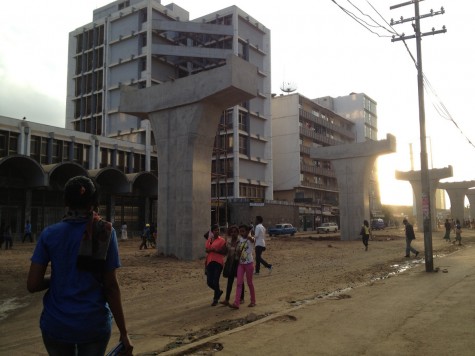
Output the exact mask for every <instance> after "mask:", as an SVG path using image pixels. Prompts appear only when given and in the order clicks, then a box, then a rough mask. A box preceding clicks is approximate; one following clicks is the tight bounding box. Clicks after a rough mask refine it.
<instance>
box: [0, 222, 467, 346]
mask: <svg viewBox="0 0 475 356" xmlns="http://www.w3.org/2000/svg"><path fill="white" fill-rule="evenodd" d="M442 235H443V233H442V232H434V233H433V250H434V257H435V259H434V266H438V265H439V264H440V263H441V262H440V261H442V260H443V258H445V257H442V256H446V255H449V254H451V253H453V252H456V251H458V250H461V249H467V248H470V247H471V245H472V244H473V243H474V242H475V232H472V231H468V230H466V231H464V245H463V246H461V247H459V246H454V245H452V244H447V243H446V242H444V241H443V240H442ZM321 238H325V239H324V240H321ZM139 244H140V242H139V241H138V239H135V240H134V239H133V240H128V241H125V242H120V253H121V258H122V263H123V268H121V269H120V271H119V278H120V284H121V288H122V297H123V301H124V308H125V313H126V318H127V323H128V329H129V332H130V334H131V336H132V338H133V342H134V345H135V354H137V355H157V354H160V353H164V352H165V351H166V350H169V349H175V348H177V347H180V346H183V345H184V344H193V343H194V342H195V341H198V340H200V339H203V338H206V337H209V336H211V335H214V334H219V333H221V332H224V331H225V330H230V329H233V328H237V327H239V326H240V325H243V324H246V323H249V322H255V323H256V324H257V323H263V321H266V320H268V319H269V320H275V318H273V316H276V315H278V313H284V314H282V315H287V313H286V311H288V310H289V308H296V309H298V310H299V312H301V313H304V314H305V308H307V306H306V304H309V302H310V301H315V300H317V301H318V300H328V298H336V299H338V298H345V296H346V295H348V293H346V291H347V290H348V288H352V289H354V290H359V289H361V290H363V288H356V289H355V287H358V286H362V285H368V284H371V283H372V282H374V281H375V280H382V279H383V280H384V279H385V278H387V277H388V275H393V274H394V273H397V272H398V271H400V270H403V269H405V268H411V269H413V270H420V271H424V263H423V257H424V253H423V252H422V253H421V254H420V255H419V257H418V258H417V259H415V258H413V257H412V258H410V259H407V258H404V254H405V251H404V247H405V243H404V239H403V231H402V230H398V231H396V230H386V231H382V232H376V233H375V236H374V240H373V241H370V247H369V251H367V252H365V251H364V247H363V244H362V243H361V242H360V241H348V242H346V241H338V240H336V239H334V238H333V239H332V238H331V236H329V235H316V234H315V235H311V234H309V233H308V234H307V233H300V234H299V236H295V237H274V238H272V239H268V249H267V251H266V252H265V254H264V257H265V259H266V260H268V261H269V262H270V263H272V264H273V266H274V270H273V272H272V274H268V273H267V271H263V272H261V275H260V276H256V277H255V278H254V284H255V287H256V296H257V306H256V307H255V308H253V309H250V308H247V303H245V304H244V305H243V306H242V307H241V309H239V310H232V309H230V308H228V307H224V306H221V305H219V306H216V307H211V306H210V303H211V299H212V291H211V290H210V289H208V287H207V286H206V281H205V278H204V274H203V271H204V262H203V260H200V261H192V262H184V261H178V260H175V259H171V258H166V257H160V256H157V255H156V252H155V251H153V250H150V249H149V250H142V251H139V250H138V246H139ZM423 245H424V244H423V237H422V235H421V234H417V239H416V241H415V242H414V244H413V246H414V247H416V248H417V249H419V250H420V251H423V248H424V247H423ZM32 251H33V245H32V244H18V243H17V244H16V245H14V249H13V250H11V251H4V250H1V251H0V260H1V264H0V283H1V286H2V288H1V289H0V301H1V302H0V303H1V304H0V318H3V319H0V354H1V355H26V354H28V355H44V354H45V351H44V348H43V344H42V341H41V337H40V331H39V327H38V320H39V314H40V312H41V303H42V302H41V298H42V294H41V293H40V294H35V295H30V294H29V293H28V292H27V291H26V287H25V284H26V274H27V271H28V266H29V257H30V256H31V253H32ZM439 256H441V257H439ZM398 274H399V273H398ZM405 274H406V273H402V274H401V275H400V276H398V277H396V278H406V277H403V276H404V275H405ZM221 287H222V289H224V288H225V280H224V279H222V280H221ZM383 289H384V288H383ZM366 290H368V293H369V295H368V296H367V298H369V299H370V297H371V289H366ZM335 291H336V292H337V293H336V294H335V295H333V294H332V293H333V292H335ZM404 293H406V294H407V291H405V292H404ZM354 300H357V298H356V297H355V299H354ZM246 301H248V298H247V295H246ZM310 304H312V303H310ZM354 307H356V308H363V307H368V308H369V309H368V310H369V311H371V310H372V309H371V305H369V306H368V305H367V304H365V300H364V299H362V300H360V302H359V303H357V304H356V305H354ZM392 307H393V305H392V303H391V302H389V301H388V304H387V308H388V309H390V308H392ZM9 308H13V309H14V310H13V311H8V309H9ZM279 317H280V316H279ZM281 317H282V318H284V319H281V320H284V322H281V323H274V324H273V325H274V326H273V328H267V330H268V332H269V333H270V334H269V333H267V334H266V335H265V336H264V337H268V339H269V340H273V339H275V338H273V337H272V333H273V332H275V334H274V336H276V335H279V333H281V332H282V330H285V328H286V322H285V318H287V317H286V316H281ZM266 318H267V319H266ZM289 320H292V318H290V319H289ZM332 320H335V323H337V321H338V322H341V318H338V319H332V318H328V319H325V323H332ZM346 322H347V323H348V324H345V325H351V323H352V322H353V321H352V320H346ZM251 324H252V323H251ZM333 326H335V325H333ZM337 326H338V325H337ZM339 327H344V326H343V325H339ZM375 327H377V326H375ZM454 332H457V330H450V331H448V333H454ZM116 341H117V330H116V328H114V332H113V337H112V339H111V346H112V344H113V343H115V342H116ZM301 341H302V340H300V341H299V342H301ZM385 347H387V348H388V350H389V349H391V345H390V344H389V345H386V346H385ZM282 350H283V349H282ZM296 350H298V349H296ZM215 352H217V353H219V354H221V355H226V354H239V352H236V351H235V350H234V351H233V352H230V349H229V348H226V349H223V350H222V351H220V352H218V351H215ZM197 354H201V355H206V354H209V355H211V354H213V351H205V350H202V351H200V352H199V353H197ZM254 354H256V353H255V352H254ZM257 354H258V353H257ZM274 354H276V353H274ZM277 354H278V353H277ZM282 354H290V353H288V352H285V353H284V352H283V353H282ZM294 354H295V355H297V354H305V353H304V352H302V353H300V352H296V353H294ZM328 354H331V353H328ZM334 354H335V353H334ZM337 354H338V353H337ZM356 354H358V353H356ZM382 354H384V352H383V353H382ZM388 354H390V353H388ZM400 354H411V353H405V352H403V353H400Z"/></svg>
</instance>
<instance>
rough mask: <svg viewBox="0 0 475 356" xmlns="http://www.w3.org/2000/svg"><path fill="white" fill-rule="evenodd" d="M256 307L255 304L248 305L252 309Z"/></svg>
mask: <svg viewBox="0 0 475 356" xmlns="http://www.w3.org/2000/svg"><path fill="white" fill-rule="evenodd" d="M255 306H256V303H251V304H249V305H248V307H249V308H254V307H255Z"/></svg>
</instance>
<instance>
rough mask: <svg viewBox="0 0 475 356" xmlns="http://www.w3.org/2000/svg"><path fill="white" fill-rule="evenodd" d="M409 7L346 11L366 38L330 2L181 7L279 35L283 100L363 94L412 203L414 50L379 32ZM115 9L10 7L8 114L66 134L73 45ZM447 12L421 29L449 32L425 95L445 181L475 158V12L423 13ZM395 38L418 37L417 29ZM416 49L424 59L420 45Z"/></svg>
mask: <svg viewBox="0 0 475 356" xmlns="http://www.w3.org/2000/svg"><path fill="white" fill-rule="evenodd" d="M405 1H406V0H394V1H393V0H391V1H387V0H377V1H376V0H371V1H366V0H352V1H348V0H336V2H337V3H338V4H339V5H340V6H342V7H344V8H345V9H347V10H348V11H350V12H352V13H353V14H354V15H356V16H357V17H359V18H360V19H362V20H364V21H365V22H366V23H367V24H366V25H365V26H366V27H367V28H365V27H363V26H361V25H360V24H358V23H357V22H356V21H355V20H353V19H352V18H351V17H350V16H348V15H347V14H346V13H345V12H344V11H342V10H341V9H340V8H339V7H338V6H337V5H336V4H335V3H334V2H333V1H332V0H317V1H311V2H310V1H308V0H294V1H279V0H275V1H272V2H271V1H263V0H262V1H255V0H252V1H251V0H241V1H237V0H236V1H228V0H207V1H197V0H177V1H176V4H177V5H179V6H181V7H183V8H184V9H186V10H188V11H189V12H190V18H191V19H194V18H197V17H200V16H202V15H205V14H208V13H210V12H214V11H219V10H220V9H223V8H226V7H228V6H231V5H236V6H238V7H240V8H241V9H242V10H244V11H245V12H247V13H248V14H250V15H251V16H252V17H253V18H255V19H257V20H258V21H259V22H260V23H262V24H263V25H264V26H266V27H267V28H269V29H270V30H271V38H272V48H271V52H272V53H271V54H272V92H273V93H280V92H281V91H280V89H279V88H280V86H281V84H282V82H283V81H292V82H295V83H296V85H297V87H298V89H297V90H298V92H299V93H300V94H302V95H304V96H306V97H308V98H316V97H320V96H327V95H330V96H333V97H337V96H343V95H348V94H349V93H351V92H357V93H360V92H364V93H366V94H367V95H369V96H370V97H371V98H373V99H374V100H376V101H377V103H378V127H379V135H378V136H379V139H384V138H385V137H386V134H387V133H391V134H393V135H395V136H396V139H397V142H398V152H397V153H395V154H391V155H387V156H384V157H381V158H380V159H379V167H380V168H379V169H380V180H381V195H382V200H383V203H387V204H411V203H412V191H411V189H410V185H409V183H407V182H401V181H396V180H395V179H394V170H396V169H397V170H403V171H405V170H410V169H411V163H410V154H409V146H410V144H412V147H413V153H414V154H413V159H414V167H415V169H416V170H419V169H420V163H419V162H420V145H419V142H420V139H419V137H420V136H419V135H420V134H419V114H418V96H417V71H416V68H415V64H414V62H413V61H412V59H411V57H410V55H409V53H408V50H407V49H406V47H405V46H404V44H403V43H402V42H401V41H399V42H391V38H390V37H383V36H391V35H390V34H389V32H387V31H386V30H384V29H382V28H378V27H377V25H376V24H375V22H374V21H373V20H375V21H377V22H378V23H379V24H381V25H384V26H385V27H386V28H389V26H388V25H387V24H385V23H384V21H387V22H389V21H390V19H391V18H394V19H395V20H396V19H399V18H400V17H401V16H403V17H404V18H411V17H413V16H414V7H413V5H411V6H405V7H402V8H398V9H395V10H390V9H389V7H390V6H392V5H396V4H399V3H403V2H405ZM110 2H111V1H106V0H104V1H100V0H81V1H78V0H76V1H72V0H70V1H64V0H45V1H41V2H39V1H33V0H26V1H8V2H5V3H3V4H2V11H1V12H0V115H3V116H10V117H14V118H19V119H20V118H22V117H24V116H26V117H27V119H28V120H31V121H35V122H41V123H45V124H48V125H53V126H60V127H64V121H65V119H64V116H65V99H66V68H67V60H68V53H67V45H68V43H67V42H68V34H69V32H70V31H72V30H74V29H76V28H78V27H81V26H82V25H84V24H87V23H89V22H91V21H92V11H93V10H94V9H95V8H97V7H101V6H103V5H106V4H108V3H110ZM168 3H169V1H162V4H164V5H166V4H168ZM371 5H372V6H373V7H374V8H375V9H376V10H377V12H375V10H374V9H373V8H372V6H371ZM441 6H444V8H445V11H446V13H445V14H443V15H439V16H433V17H429V18H426V19H423V20H421V30H422V32H429V31H431V29H432V28H435V30H439V29H441V28H442V26H443V25H445V26H446V27H447V33H445V34H440V35H435V36H427V37H424V38H423V41H422V59H423V61H422V63H423V70H424V73H425V75H426V78H427V79H428V80H429V82H430V85H431V86H430V89H429V91H426V92H425V103H426V105H425V107H426V131H427V136H429V137H430V139H428V141H427V145H428V151H429V167H430V166H433V167H434V168H442V167H446V166H448V165H452V166H453V167H454V177H452V178H450V179H446V180H444V181H462V180H473V179H475V173H474V172H473V168H472V164H473V161H474V158H475V147H474V146H473V145H472V144H470V143H469V141H468V140H470V141H471V142H472V143H473V144H475V120H474V110H473V108H472V106H473V102H472V100H473V99H472V98H473V94H472V92H471V89H472V86H473V83H474V80H475V41H474V40H473V38H472V34H473V31H471V28H472V27H473V26H471V25H470V24H473V18H472V17H473V14H474V13H475V1H469V0H451V1H444V2H441V1H440V0H426V1H423V2H421V3H420V13H421V15H422V14H426V13H429V11H430V9H433V10H434V11H439V10H440V8H441ZM360 10H361V11H360ZM378 13H379V14H378ZM367 15H369V16H367ZM372 19H373V20H372ZM393 28H394V30H396V31H397V32H398V33H405V34H406V35H410V34H413V29H412V27H411V24H410V22H409V23H406V24H402V25H395V26H393ZM370 30H371V31H373V32H376V33H378V34H379V35H380V36H378V35H375V34H374V33H372V32H370ZM407 44H408V48H409V50H410V52H412V54H413V56H414V57H416V47H415V40H408V41H407ZM441 107H442V108H445V110H444V109H441ZM436 108H437V109H436ZM447 112H448V114H447ZM450 118H452V119H453V120H454V121H455V122H456V124H457V125H458V128H457V126H455V125H454V123H453V122H452V121H451V120H450ZM467 138H468V139H467Z"/></svg>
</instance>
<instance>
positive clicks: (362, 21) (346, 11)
mask: <svg viewBox="0 0 475 356" xmlns="http://www.w3.org/2000/svg"><path fill="white" fill-rule="evenodd" d="M331 1H332V2H333V3H334V4H335V5H336V6H338V7H339V8H340V9H341V10H342V11H343V12H344V13H345V14H347V15H348V16H350V17H351V18H352V19H353V20H354V21H356V22H357V23H359V24H360V25H361V26H363V27H364V28H366V29H367V30H368V31H369V32H371V33H372V34H374V35H376V36H378V37H391V36H390V35H382V34H380V33H378V32H375V31H373V30H372V29H370V28H369V27H374V28H381V27H382V26H381V25H379V24H378V25H371V24H368V23H367V22H366V21H364V20H363V19H361V18H359V17H358V16H356V15H355V14H354V13H353V12H351V11H349V10H347V9H345V8H344V7H343V6H341V5H340V4H338V3H337V2H336V0H331ZM383 28H384V27H383ZM385 30H387V29H385Z"/></svg>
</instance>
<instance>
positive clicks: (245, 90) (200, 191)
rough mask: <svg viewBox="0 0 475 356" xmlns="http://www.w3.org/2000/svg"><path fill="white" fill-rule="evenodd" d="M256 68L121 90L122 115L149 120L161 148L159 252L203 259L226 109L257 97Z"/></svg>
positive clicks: (241, 66)
mask: <svg viewBox="0 0 475 356" xmlns="http://www.w3.org/2000/svg"><path fill="white" fill-rule="evenodd" d="M257 83H258V71H257V68H256V67H255V66H254V65H252V64H250V63H249V62H246V61H244V60H242V59H240V58H239V57H237V56H229V57H228V58H227V60H226V65H225V66H222V67H219V68H216V69H212V70H209V71H206V72H201V73H199V74H196V75H193V76H189V77H185V78H181V79H177V80H175V81H171V82H166V83H164V84H161V85H156V86H153V87H149V88H145V89H135V88H131V87H123V88H121V99H120V108H119V111H120V112H124V113H128V114H132V115H136V116H141V117H143V118H148V119H149V120H150V123H151V125H152V129H153V132H154V135H155V140H156V143H157V148H158V150H157V151H158V209H157V210H158V216H157V224H158V235H159V236H160V239H159V240H158V244H157V248H158V249H159V251H160V252H163V253H164V254H166V255H174V256H176V257H178V258H182V259H196V258H199V257H202V256H204V254H205V251H204V240H203V233H204V232H205V231H207V229H209V226H210V224H211V212H210V208H211V158H212V151H213V144H214V138H215V134H216V128H217V126H218V123H219V119H220V117H221V114H222V111H223V110H224V109H226V108H228V107H231V106H233V105H236V104H238V103H241V102H243V101H245V100H249V99H251V98H253V97H255V96H256V95H257V89H258V87H257Z"/></svg>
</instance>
